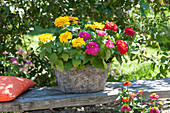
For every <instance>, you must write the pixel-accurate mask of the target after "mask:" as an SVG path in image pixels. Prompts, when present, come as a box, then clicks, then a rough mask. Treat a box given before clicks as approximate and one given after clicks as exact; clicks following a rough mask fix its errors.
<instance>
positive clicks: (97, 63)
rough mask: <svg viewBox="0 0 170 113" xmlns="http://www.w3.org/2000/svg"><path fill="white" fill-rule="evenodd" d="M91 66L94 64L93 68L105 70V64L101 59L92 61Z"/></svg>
mask: <svg viewBox="0 0 170 113" xmlns="http://www.w3.org/2000/svg"><path fill="white" fill-rule="evenodd" d="M91 64H92V65H93V67H95V68H99V69H102V70H105V69H104V65H103V62H102V61H101V59H99V58H95V59H94V60H92V61H91Z"/></svg>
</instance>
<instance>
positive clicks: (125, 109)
mask: <svg viewBox="0 0 170 113" xmlns="http://www.w3.org/2000/svg"><path fill="white" fill-rule="evenodd" d="M121 111H127V112H129V111H130V107H129V106H128V105H127V104H124V105H123V106H122V107H121Z"/></svg>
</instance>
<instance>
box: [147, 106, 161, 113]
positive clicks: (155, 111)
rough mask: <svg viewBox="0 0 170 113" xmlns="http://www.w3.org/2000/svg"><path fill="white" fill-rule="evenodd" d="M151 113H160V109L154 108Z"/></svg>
mask: <svg viewBox="0 0 170 113" xmlns="http://www.w3.org/2000/svg"><path fill="white" fill-rule="evenodd" d="M149 113H160V111H159V109H158V108H157V107H153V108H152V109H151V110H150V111H149Z"/></svg>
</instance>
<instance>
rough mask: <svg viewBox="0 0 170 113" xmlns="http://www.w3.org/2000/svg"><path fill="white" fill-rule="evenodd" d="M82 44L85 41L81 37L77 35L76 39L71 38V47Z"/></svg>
mask: <svg viewBox="0 0 170 113" xmlns="http://www.w3.org/2000/svg"><path fill="white" fill-rule="evenodd" d="M82 45H85V41H84V39H83V38H80V37H78V38H77V39H73V41H72V46H73V47H78V46H79V47H81V46H82Z"/></svg>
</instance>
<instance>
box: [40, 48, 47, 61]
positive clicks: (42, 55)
mask: <svg viewBox="0 0 170 113" xmlns="http://www.w3.org/2000/svg"><path fill="white" fill-rule="evenodd" d="M46 52H47V51H46V50H45V49H44V50H42V51H41V53H40V59H42V58H43V57H44V56H45V54H46Z"/></svg>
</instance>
